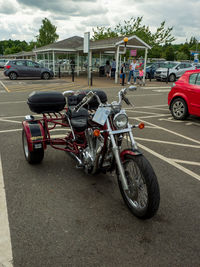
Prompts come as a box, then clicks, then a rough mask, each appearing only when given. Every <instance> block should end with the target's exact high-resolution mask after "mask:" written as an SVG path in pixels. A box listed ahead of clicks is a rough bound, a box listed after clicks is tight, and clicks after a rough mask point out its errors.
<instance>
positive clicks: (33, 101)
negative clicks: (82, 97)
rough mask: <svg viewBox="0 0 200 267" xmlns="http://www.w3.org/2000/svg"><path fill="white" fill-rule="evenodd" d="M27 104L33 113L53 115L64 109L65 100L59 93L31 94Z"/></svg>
mask: <svg viewBox="0 0 200 267" xmlns="http://www.w3.org/2000/svg"><path fill="white" fill-rule="evenodd" d="M27 104H28V105H29V108H30V110H31V111H33V112H35V113H55V112H59V111H61V110H63V109H64V107H65V105H66V99H65V97H64V95H63V94H62V93H60V92H55V91H48V92H33V93H31V94H30V95H29V97H28V101H27Z"/></svg>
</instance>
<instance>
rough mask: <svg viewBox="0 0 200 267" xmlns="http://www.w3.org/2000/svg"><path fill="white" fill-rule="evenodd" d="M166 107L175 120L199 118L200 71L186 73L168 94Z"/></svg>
mask: <svg viewBox="0 0 200 267" xmlns="http://www.w3.org/2000/svg"><path fill="white" fill-rule="evenodd" d="M168 105H169V109H170V111H171V113H172V116H173V117H174V118H175V119H176V120H184V119H185V118H186V117H187V116H188V115H195V116H200V70H190V71H186V72H185V73H184V74H183V75H182V76H181V77H180V78H179V80H178V81H177V82H175V84H174V86H173V87H172V89H171V91H170V92H169V94H168Z"/></svg>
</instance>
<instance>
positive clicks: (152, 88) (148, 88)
mask: <svg viewBox="0 0 200 267" xmlns="http://www.w3.org/2000/svg"><path fill="white" fill-rule="evenodd" d="M141 89H143V90H154V89H171V87H169V86H163V87H157V86H155V87H153V86H152V87H142V88H141ZM161 91H162V90H161Z"/></svg>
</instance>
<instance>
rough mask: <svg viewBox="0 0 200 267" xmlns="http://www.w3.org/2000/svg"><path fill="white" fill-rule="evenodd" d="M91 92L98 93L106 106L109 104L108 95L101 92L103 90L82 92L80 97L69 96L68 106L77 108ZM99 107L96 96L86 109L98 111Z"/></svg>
mask: <svg viewBox="0 0 200 267" xmlns="http://www.w3.org/2000/svg"><path fill="white" fill-rule="evenodd" d="M90 91H92V92H94V93H96V94H97V95H98V97H99V98H100V100H101V102H102V103H103V104H105V103H106V102H107V100H108V99H107V95H106V93H105V92H104V91H101V90H84V91H82V92H80V94H78V95H72V96H68V98H67V102H68V106H76V105H77V104H78V103H80V102H81V100H82V99H83V98H84V96H85V95H86V94H87V93H88V92H90ZM98 106H99V102H98V101H97V98H96V97H95V96H94V97H93V98H92V99H91V100H90V102H89V103H88V104H87V105H85V106H84V107H85V108H87V109H97V108H98Z"/></svg>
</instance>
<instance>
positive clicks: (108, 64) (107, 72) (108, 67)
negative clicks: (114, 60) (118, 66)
mask: <svg viewBox="0 0 200 267" xmlns="http://www.w3.org/2000/svg"><path fill="white" fill-rule="evenodd" d="M110 70H111V66H110V62H109V60H107V61H106V65H105V73H106V76H107V78H109V77H110Z"/></svg>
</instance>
